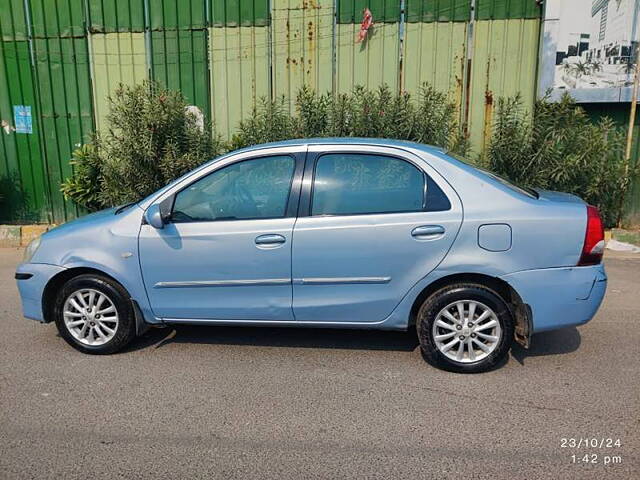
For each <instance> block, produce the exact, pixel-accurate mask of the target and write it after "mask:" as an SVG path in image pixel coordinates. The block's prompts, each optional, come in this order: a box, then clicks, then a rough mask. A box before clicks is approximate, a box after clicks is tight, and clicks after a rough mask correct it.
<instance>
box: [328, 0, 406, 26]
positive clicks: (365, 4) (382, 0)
mask: <svg viewBox="0 0 640 480" xmlns="http://www.w3.org/2000/svg"><path fill="white" fill-rule="evenodd" d="M337 3H338V23H357V24H360V22H361V21H362V13H363V11H364V9H365V8H368V9H369V10H370V11H371V15H372V16H373V21H374V22H376V23H386V22H389V23H395V22H399V21H400V0H338V2H337Z"/></svg>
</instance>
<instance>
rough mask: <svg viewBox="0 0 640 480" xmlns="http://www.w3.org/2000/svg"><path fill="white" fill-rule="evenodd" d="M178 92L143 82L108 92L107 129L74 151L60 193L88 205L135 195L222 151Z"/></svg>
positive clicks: (94, 206)
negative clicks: (66, 177)
mask: <svg viewBox="0 0 640 480" xmlns="http://www.w3.org/2000/svg"><path fill="white" fill-rule="evenodd" d="M186 106H187V103H186V101H185V99H184V97H183V96H182V94H181V93H180V92H176V91H172V90H167V89H164V88H161V87H160V86H159V85H158V84H156V83H154V82H150V81H145V82H143V83H141V84H139V85H136V86H133V87H127V86H122V85H121V86H120V87H118V89H117V90H116V91H115V93H114V95H113V96H112V97H109V107H110V111H109V114H108V115H107V124H108V126H107V129H106V131H105V132H101V133H98V134H96V135H95V136H94V138H93V141H92V142H91V143H89V144H87V145H85V146H83V147H82V148H81V149H79V150H76V151H75V152H74V158H73V160H72V163H73V165H74V167H75V168H74V174H73V176H72V177H70V178H68V179H67V180H66V181H65V182H64V183H63V184H62V192H63V193H64V194H65V196H67V197H68V198H71V199H72V200H74V201H75V202H77V203H78V204H80V205H83V206H85V207H86V208H88V209H90V210H95V209H97V208H104V207H107V206H111V205H117V204H121V203H126V202H130V201H135V200H139V199H141V198H143V197H145V196H147V195H149V194H151V193H153V192H154V191H156V190H157V189H159V188H160V187H162V186H164V185H166V184H167V183H169V182H170V181H172V180H173V179H175V178H177V177H179V176H180V175H182V174H183V173H185V172H187V171H189V170H191V169H193V168H194V167H196V166H198V165H199V164H201V163H202V162H203V161H205V160H208V159H210V158H212V157H214V156H216V155H217V154H219V153H220V152H221V151H222V143H221V142H220V141H219V139H218V138H217V137H212V135H211V133H210V131H211V130H210V128H207V127H205V128H204V129H203V128H201V127H200V126H199V125H198V122H197V119H196V118H195V116H194V115H193V114H191V113H189V112H187V111H186Z"/></svg>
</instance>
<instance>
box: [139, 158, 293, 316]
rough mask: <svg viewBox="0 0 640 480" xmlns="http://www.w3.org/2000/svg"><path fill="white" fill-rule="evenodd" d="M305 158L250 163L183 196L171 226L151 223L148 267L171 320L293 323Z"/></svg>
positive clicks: (151, 287) (145, 238) (148, 284)
mask: <svg viewBox="0 0 640 480" xmlns="http://www.w3.org/2000/svg"><path fill="white" fill-rule="evenodd" d="M302 162H303V159H301V158H299V159H296V157H295V156H294V155H272V156H264V157H260V158H251V159H245V160H242V161H239V162H236V163H231V164H228V165H226V166H224V167H221V168H219V169H217V170H215V171H213V172H212V173H209V174H207V175H205V176H203V177H201V178H199V179H198V180H196V181H195V182H193V183H191V184H190V185H188V186H187V187H186V188H184V189H182V190H181V191H179V192H178V193H176V194H175V200H174V202H173V208H172V210H171V214H170V220H169V222H168V224H167V225H165V227H164V228H163V229H155V228H153V227H152V226H150V225H143V226H142V229H141V232H140V242H139V248H140V263H141V267H142V275H143V278H144V284H145V288H146V290H147V294H148V296H149V300H150V302H151V307H152V309H153V312H154V314H155V315H156V316H157V317H159V318H163V319H176V320H181V319H184V320H188V319H212V320H272V321H273V320H292V319H293V313H292V308H291V288H292V287H291V239H292V230H293V225H294V222H295V207H296V206H295V205H292V202H294V201H295V202H297V198H293V197H295V196H296V195H295V194H294V195H290V193H291V190H292V184H293V183H294V182H293V179H294V174H296V172H298V174H300V173H301V169H302Z"/></svg>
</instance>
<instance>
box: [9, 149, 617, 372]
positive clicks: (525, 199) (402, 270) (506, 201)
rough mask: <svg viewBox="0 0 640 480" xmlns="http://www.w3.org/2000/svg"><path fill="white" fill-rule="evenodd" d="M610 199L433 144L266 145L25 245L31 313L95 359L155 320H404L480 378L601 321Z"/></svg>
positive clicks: (439, 352) (447, 362) (441, 363)
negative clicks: (603, 205)
mask: <svg viewBox="0 0 640 480" xmlns="http://www.w3.org/2000/svg"><path fill="white" fill-rule="evenodd" d="M603 247H604V241H603V230H602V223H601V221H600V217H599V214H598V211H597V210H596V209H595V208H594V207H592V206H589V205H586V204H585V203H584V202H583V201H582V200H580V199H579V198H577V197H575V196H572V195H568V194H564V193H557V192H549V191H541V190H535V191H534V190H524V189H521V188H518V187H516V186H514V185H511V184H510V183H508V182H506V181H505V180H503V179H501V178H499V177H496V176H494V175H492V174H490V173H487V172H484V171H481V170H478V169H476V168H474V167H471V166H469V165H467V164H465V163H463V162H461V161H459V160H456V159H455V158H452V157H451V156H449V155H447V154H446V153H445V152H444V151H443V150H441V149H438V148H435V147H430V146H426V145H421V144H416V143H409V142H399V141H389V140H372V139H354V138H349V139H317V140H297V141H288V142H282V143H275V144H267V145H258V146H255V147H251V148H248V149H244V150H239V151H236V152H232V153H229V154H227V155H225V156H222V157H220V158H218V159H215V160H212V161H210V162H208V163H206V164H204V165H202V166H201V167H199V168H197V169H196V170H194V171H192V172H190V173H188V174H186V175H184V176H183V177H182V178H179V179H178V180H176V181H174V182H173V183H171V184H169V185H167V186H166V187H164V188H162V189H161V190H159V191H158V192H156V193H154V194H152V195H150V196H149V197H148V198H146V199H144V200H142V201H140V202H138V203H135V204H131V205H125V206H122V207H119V208H112V209H109V210H104V211H101V212H98V213H94V214H92V215H88V216H86V217H83V218H80V219H78V220H75V221H72V222H69V223H67V224H64V225H62V226H60V227H57V228H55V229H53V230H51V231H49V232H47V233H45V234H44V235H42V237H41V238H39V239H37V240H35V241H34V242H32V243H31V245H29V247H28V248H27V250H26V252H25V257H24V263H22V264H21V265H20V266H19V267H18V270H17V273H16V278H17V282H18V287H19V289H20V294H21V297H22V305H23V310H24V315H25V316H26V317H28V318H32V319H35V320H38V321H40V322H43V323H48V322H55V323H56V326H57V327H58V329H59V331H60V335H61V336H62V337H63V338H64V339H65V340H66V341H67V342H68V343H69V344H70V345H72V346H73V347H75V348H77V349H78V350H80V351H82V352H85V353H93V354H106V353H112V352H115V351H117V350H120V349H121V348H123V347H124V346H125V345H127V344H128V343H129V342H131V341H132V340H133V339H134V338H135V337H136V335H140V334H141V333H142V332H144V331H145V330H146V329H147V328H148V327H149V326H163V325H175V324H202V325H270V326H274V325H277V326H280V325H282V326H296V327H331V328H369V329H372V328H375V329H381V330H406V329H408V328H409V327H411V326H413V325H415V327H416V330H417V332H418V336H419V339H420V344H421V348H422V351H423V352H424V356H425V358H426V359H427V361H429V362H430V363H432V364H433V365H436V366H438V367H441V368H444V369H447V370H453V371H459V372H479V371H483V370H486V369H488V368H491V367H492V366H494V365H495V364H496V363H497V362H499V361H500V359H501V358H503V357H504V356H505V355H506V354H507V352H508V351H509V348H510V347H511V344H512V342H513V341H514V340H515V341H517V342H519V343H521V344H523V345H524V346H528V343H529V339H530V336H531V335H532V334H533V333H536V332H542V331H545V330H552V329H557V328H562V327H566V326H569V325H581V324H583V323H586V322H588V321H589V320H590V319H591V318H592V317H593V316H594V314H595V312H596V310H597V309H598V307H599V306H600V303H601V301H602V298H603V296H604V293H605V289H606V282H607V277H606V275H605V272H604V267H603V265H602V264H601V259H602V253H603Z"/></svg>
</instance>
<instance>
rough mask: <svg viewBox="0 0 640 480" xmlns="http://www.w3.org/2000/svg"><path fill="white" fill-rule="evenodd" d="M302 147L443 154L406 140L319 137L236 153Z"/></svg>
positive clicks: (269, 144)
mask: <svg viewBox="0 0 640 480" xmlns="http://www.w3.org/2000/svg"><path fill="white" fill-rule="evenodd" d="M304 145H371V146H379V147H380V146H382V147H398V148H412V149H416V150H422V151H424V152H428V153H445V150H444V149H443V148H441V147H436V146H433V145H426V144H424V143H418V142H410V141H408V140H393V139H390V138H362V137H320V138H297V139H292V140H282V141H279V142H270V143H261V144H259V145H252V146H250V147H245V148H242V149H240V150H236V151H235V152H233V153H237V152H249V151H253V150H261V149H263V148H277V147H287V146H289V147H290V146H304Z"/></svg>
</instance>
